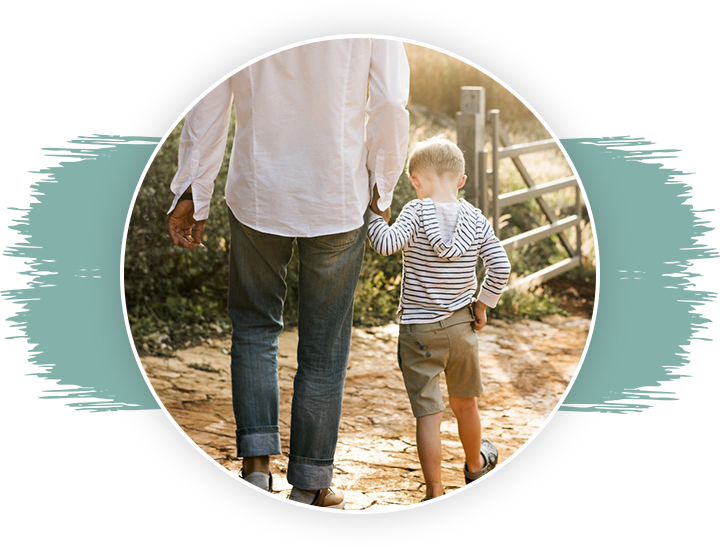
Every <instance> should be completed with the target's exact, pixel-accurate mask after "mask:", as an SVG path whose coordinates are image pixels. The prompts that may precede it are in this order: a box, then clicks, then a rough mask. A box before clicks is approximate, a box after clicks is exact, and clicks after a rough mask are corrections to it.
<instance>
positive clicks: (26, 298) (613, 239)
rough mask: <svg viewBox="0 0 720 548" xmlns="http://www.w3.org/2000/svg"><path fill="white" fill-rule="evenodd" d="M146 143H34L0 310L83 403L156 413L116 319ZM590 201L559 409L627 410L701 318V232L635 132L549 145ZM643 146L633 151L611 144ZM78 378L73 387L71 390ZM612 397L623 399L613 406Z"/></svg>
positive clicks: (684, 192) (679, 358) (675, 362)
mask: <svg viewBox="0 0 720 548" xmlns="http://www.w3.org/2000/svg"><path fill="white" fill-rule="evenodd" d="M158 142H159V139H156V138H147V137H117V136H102V135H96V136H93V137H88V138H80V139H77V140H74V141H71V143H70V145H71V146H70V147H68V148H65V149H47V150H48V152H49V153H50V154H51V155H53V156H60V157H63V158H67V159H68V161H65V162H62V163H61V166H60V167H57V168H52V169H46V170H43V171H41V172H40V173H41V174H42V175H44V176H45V178H44V179H42V180H40V181H39V182H38V183H36V184H35V185H34V187H33V191H34V195H35V196H36V197H37V199H38V200H39V203H36V204H33V205H32V207H31V208H30V210H29V211H27V212H25V213H24V215H23V216H22V218H20V219H19V220H18V224H17V225H15V226H14V227H13V228H15V229H16V230H17V231H18V232H19V233H20V234H21V235H23V236H25V237H26V240H27V243H26V244H22V245H17V246H14V247H10V248H8V249H7V250H6V254H9V255H12V256H18V257H27V258H31V259H32V263H31V270H30V271H29V272H27V273H26V274H27V275H28V276H31V277H32V282H31V283H30V288H29V289H25V290H22V291H6V292H4V293H3V295H4V296H5V297H6V298H9V299H12V300H15V301H18V302H22V303H23V305H24V312H22V313H20V314H19V315H18V316H16V317H14V318H10V320H11V321H14V322H15V323H16V324H18V326H19V327H20V328H21V329H22V330H23V331H24V332H25V335H26V336H27V338H28V339H29V342H30V343H32V344H35V345H37V346H36V347H35V353H34V358H33V360H32V361H33V362H34V363H36V364H38V365H39V366H42V368H43V372H42V373H39V375H40V376H43V377H47V378H48V379H55V380H57V381H58V383H59V384H60V385H67V386H68V388H67V389H61V390H54V391H47V392H46V395H45V396H44V397H55V398H72V399H73V400H78V399H79V401H72V402H69V403H68V405H70V406H72V407H75V408H78V409H88V410H92V411H107V410H124V409H157V408H159V406H158V403H157V402H156V401H155V399H154V398H153V396H152V393H151V392H150V390H149V388H148V387H147V385H146V383H145V380H144V378H143V376H142V374H141V373H140V369H139V367H138V365H137V363H136V361H135V358H134V355H133V352H132V343H131V341H130V340H129V339H128V335H127V331H126V329H125V324H124V318H123V314H122V305H121V293H120V254H121V247H122V236H123V231H124V227H125V221H126V217H127V213H128V208H129V205H130V202H131V200H132V196H133V194H134V191H135V188H136V186H137V184H138V181H139V180H140V177H141V175H142V172H143V170H144V168H145V165H146V164H147V162H148V160H149V158H150V156H151V155H152V153H153V151H154V149H155V147H156V146H157V143H158ZM562 143H563V145H564V146H565V148H566V150H567V152H568V153H569V155H570V157H571V159H572V161H573V164H574V165H575V168H576V169H577V171H578V173H579V175H580V178H581V180H582V182H583V186H584V188H585V191H586V193H587V196H588V199H589V202H590V204H591V207H592V211H593V215H594V220H595V226H596V231H597V240H598V248H599V251H600V268H601V276H600V283H601V287H600V291H601V292H600V296H601V300H598V303H597V306H598V311H597V319H596V324H595V328H594V333H593V337H592V341H591V343H590V346H589V348H588V352H587V355H586V357H585V361H584V364H583V366H582V368H581V370H580V372H579V373H578V377H577V379H576V381H575V384H574V385H573V388H572V389H571V391H570V392H569V394H568V396H567V398H566V399H565V401H564V405H563V407H562V408H561V409H563V410H566V411H596V412H597V411H603V412H628V411H639V410H642V409H644V408H647V407H649V406H650V402H651V401H652V400H656V399H672V398H673V396H674V394H673V393H672V392H671V391H670V390H669V389H668V388H667V387H665V388H663V390H660V391H648V390H646V389H645V388H646V387H659V386H660V383H661V382H662V381H668V380H672V379H674V378H677V377H678V376H679V375H680V373H679V372H678V371H679V370H681V368H682V366H683V365H685V364H686V363H687V358H686V356H685V355H684V354H683V352H682V348H681V345H684V344H687V342H688V341H689V340H690V339H691V338H692V337H693V336H695V334H696V333H697V331H698V330H700V329H702V328H703V327H704V324H705V323H707V320H706V319H704V318H703V317H702V316H701V315H700V314H699V313H698V312H696V311H695V305H697V304H699V303H702V302H706V301H708V300H709V299H711V298H714V296H715V295H714V294H709V293H703V292H699V291H693V290H692V279H693V277H694V276H695V275H694V274H692V273H691V272H690V270H689V268H690V263H689V261H691V260H695V259H700V258H708V257H715V256H717V254H716V253H715V252H714V251H713V250H710V249H708V248H706V247H703V246H701V245H699V244H698V243H697V241H696V239H697V238H698V237H699V236H701V235H702V234H703V233H704V232H706V231H708V230H710V228H709V227H708V226H707V225H705V224H703V223H702V222H700V221H699V219H698V216H697V215H696V212H695V211H693V210H692V208H691V207H690V206H689V205H688V204H686V203H685V201H686V198H687V196H688V193H689V191H690V186H689V185H687V184H684V183H680V182H679V181H678V180H677V178H678V177H679V176H680V175H683V174H681V173H680V172H677V171H673V170H672V169H668V168H666V167H663V166H662V165H660V164H650V163H644V162H642V161H640V160H643V159H648V158H654V159H656V160H658V159H663V158H668V157H673V156H668V155H667V153H668V152H673V151H653V150H652V149H651V148H649V147H650V145H652V143H650V142H649V141H645V140H642V139H630V138H625V137H622V138H612V139H570V140H563V141H562ZM629 146H634V147H641V148H643V147H644V150H645V151H644V152H638V151H633V152H629V151H623V150H620V149H619V148H618V147H629ZM76 386H79V387H80V388H75V387H76ZM613 400H630V401H629V402H628V401H624V402H617V401H613Z"/></svg>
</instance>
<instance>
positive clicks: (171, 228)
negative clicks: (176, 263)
mask: <svg viewBox="0 0 720 548" xmlns="http://www.w3.org/2000/svg"><path fill="white" fill-rule="evenodd" d="M194 212H195V206H194V205H193V202H192V200H180V201H179V202H178V203H177V205H176V206H175V209H173V210H172V211H171V212H170V215H169V216H168V224H167V229H168V234H170V238H172V241H173V245H181V246H183V247H185V248H187V249H195V248H196V247H205V246H203V244H202V234H203V230H204V228H205V221H196V220H195V219H194V218H193V213H194ZM193 225H194V227H195V228H194V229H193ZM191 234H192V235H191Z"/></svg>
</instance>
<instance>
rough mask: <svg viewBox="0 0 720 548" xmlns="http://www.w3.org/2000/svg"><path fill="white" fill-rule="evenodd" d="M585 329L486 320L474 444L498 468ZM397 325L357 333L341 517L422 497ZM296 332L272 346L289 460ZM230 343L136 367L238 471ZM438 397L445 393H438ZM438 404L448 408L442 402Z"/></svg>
mask: <svg viewBox="0 0 720 548" xmlns="http://www.w3.org/2000/svg"><path fill="white" fill-rule="evenodd" d="M589 328H590V319H588V318H587V317H581V316H571V317H567V318H566V317H561V316H550V317H547V318H546V319H545V320H543V321H542V322H531V321H523V322H515V323H507V322H504V321H501V320H493V321H492V322H491V323H490V324H488V325H487V327H486V328H485V329H484V330H483V331H482V333H481V335H480V359H481V362H480V363H481V364H482V368H483V369H482V373H483V381H484V385H485V395H484V396H483V398H482V399H481V405H480V409H481V415H482V420H483V437H486V438H489V439H490V440H492V441H493V443H495V445H496V446H497V448H498V450H499V452H500V462H502V461H504V460H506V459H507V458H508V457H509V456H510V455H512V453H514V452H515V451H516V450H517V449H518V448H519V447H520V446H521V445H522V444H523V443H524V442H525V441H526V440H527V439H528V438H529V437H530V436H531V435H532V434H533V433H534V432H535V430H536V429H537V428H538V427H539V426H540V425H541V424H542V423H543V421H544V420H545V418H546V417H547V416H548V415H549V413H550V412H551V411H552V410H553V409H554V408H555V406H556V405H557V403H558V401H559V399H560V396H561V395H562V393H563V392H564V391H565V388H566V387H567V384H568V382H569V381H570V380H571V379H572V377H573V375H574V373H575V368H576V366H577V364H578V362H579V360H580V357H581V355H582V351H583V348H584V345H585V341H586V339H587V335H588V330H589ZM397 330H398V327H397V325H388V326H385V327H379V328H369V329H363V328H356V329H355V330H354V332H353V341H352V352H351V359H350V366H349V369H348V375H347V381H346V386H345V399H344V405H343V416H342V421H341V425H340V436H339V443H338V447H337V452H336V455H335V476H334V481H333V485H334V486H336V487H338V488H340V489H343V490H344V491H345V492H346V501H347V504H346V508H347V509H353V510H358V509H373V508H378V507H382V506H387V505H395V504H402V505H404V504H411V503H415V502H418V501H420V500H421V499H422V497H423V496H424V485H423V479H422V473H421V471H420V464H419V462H418V460H417V451H416V448H415V420H414V418H413V416H412V413H411V411H410V406H409V404H408V401H407V396H406V394H405V388H404V386H403V381H402V376H401V374H400V370H399V369H398V366H397V362H396V340H397ZM296 346H297V333H296V331H293V330H289V331H285V332H284V333H283V334H282V336H281V339H280V351H279V373H278V374H279V379H280V398H281V405H280V435H281V439H282V443H283V451H284V452H285V453H287V451H288V437H289V425H290V402H291V397H292V379H293V375H294V372H295V368H296V367H297V364H296V361H295V349H296ZM229 349H230V340H229V339H222V340H219V339H217V340H212V341H207V342H206V344H204V345H202V346H195V347H190V348H187V349H184V350H179V351H178V352H177V353H176V355H175V356H173V357H170V358H162V357H152V356H147V357H143V358H142V362H143V366H144V367H145V370H146V372H147V374H148V377H149V378H150V380H151V382H152V384H153V387H154V388H155V391H156V392H157V394H158V396H159V397H160V399H161V400H162V401H163V403H164V404H165V407H166V408H167V409H168V411H169V412H170V414H171V415H172V416H173V417H174V418H175V420H176V421H177V422H178V424H179V425H180V426H181V427H182V428H183V429H184V430H185V432H186V433H187V434H188V435H189V436H190V437H191V438H192V439H193V440H194V441H195V443H197V444H198V445H199V446H200V447H201V448H202V449H203V450H204V451H205V452H206V453H208V454H209V455H210V456H211V457H212V458H214V459H215V460H216V461H217V462H218V463H220V464H222V465H223V466H225V467H226V468H227V469H229V470H231V471H233V472H239V468H240V462H239V460H237V459H236V458H235V422H234V419H233V412H232V401H231V394H230V366H229V356H228V353H229ZM443 391H445V387H444V385H443ZM446 405H447V400H446ZM442 431H443V452H444V455H443V458H444V461H443V481H444V484H445V489H446V492H447V491H451V490H453V489H457V488H460V487H462V486H463V485H464V479H463V475H462V466H463V463H464V457H463V452H462V446H461V445H460V441H459V438H458V435H457V423H456V422H455V419H454V417H453V415H452V412H451V411H450V410H449V408H448V409H447V410H446V411H445V414H444V417H443V423H442ZM286 465H287V459H286V457H283V456H278V457H273V459H272V461H271V467H272V470H273V476H274V479H275V480H276V481H275V490H276V493H277V495H278V496H281V497H286V496H287V493H288V492H289V489H290V486H289V485H288V484H287V482H286V481H285V474H286V472H287V468H286Z"/></svg>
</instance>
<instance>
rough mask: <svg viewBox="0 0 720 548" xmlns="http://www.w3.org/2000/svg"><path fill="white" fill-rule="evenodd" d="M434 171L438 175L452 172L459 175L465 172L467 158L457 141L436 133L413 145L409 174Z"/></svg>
mask: <svg viewBox="0 0 720 548" xmlns="http://www.w3.org/2000/svg"><path fill="white" fill-rule="evenodd" d="M420 171H433V172H435V173H437V174H438V175H443V174H445V173H451V174H453V175H457V176H458V177H460V176H462V175H464V174H465V158H464V157H463V153H462V151H461V150H460V149H459V148H458V147H457V145H456V144H455V143H453V142H452V141H450V140H449V139H447V138H446V137H445V135H436V136H435V137H430V139H426V140H425V141H420V142H418V143H416V144H415V146H413V148H412V150H411V151H410V156H409V157H408V165H407V174H408V175H412V174H413V173H418V172H420Z"/></svg>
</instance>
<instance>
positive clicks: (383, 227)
mask: <svg viewBox="0 0 720 548" xmlns="http://www.w3.org/2000/svg"><path fill="white" fill-rule="evenodd" d="M419 226H420V219H419V217H418V214H417V212H416V211H415V209H414V208H413V207H412V206H411V204H410V203H408V204H405V207H404V208H403V210H402V211H401V212H400V215H398V218H397V219H395V222H394V223H393V225H392V226H388V224H387V223H386V222H385V219H383V218H382V217H381V216H380V215H377V214H376V213H374V212H373V211H372V210H371V211H370V220H369V222H368V238H369V239H370V244H371V245H372V247H373V249H374V250H375V251H377V252H378V253H380V255H392V254H393V253H396V252H398V251H400V250H401V249H404V248H405V247H406V246H407V245H408V243H409V242H410V239H411V238H412V237H413V236H414V235H415V233H416V232H417V230H418V227H419Z"/></svg>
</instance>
